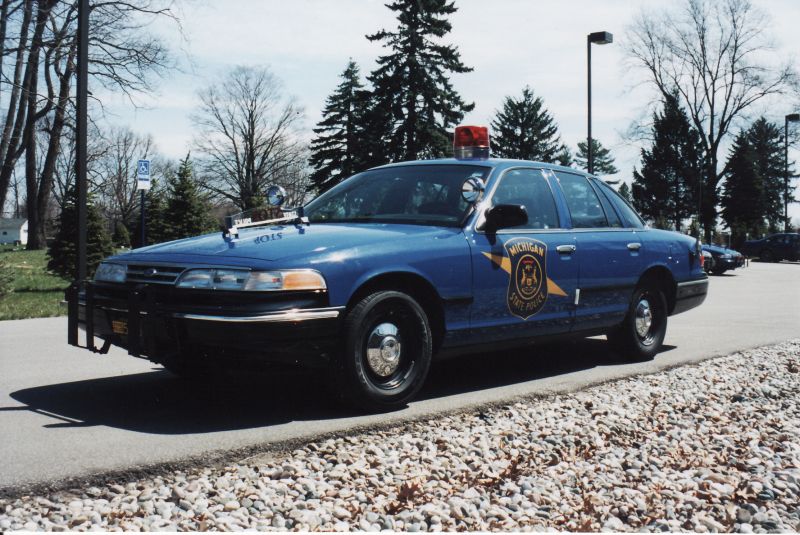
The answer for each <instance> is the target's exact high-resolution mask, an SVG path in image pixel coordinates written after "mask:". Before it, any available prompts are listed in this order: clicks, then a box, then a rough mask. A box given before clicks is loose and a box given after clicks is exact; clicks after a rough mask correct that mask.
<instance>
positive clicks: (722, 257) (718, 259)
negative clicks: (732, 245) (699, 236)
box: [703, 244, 744, 275]
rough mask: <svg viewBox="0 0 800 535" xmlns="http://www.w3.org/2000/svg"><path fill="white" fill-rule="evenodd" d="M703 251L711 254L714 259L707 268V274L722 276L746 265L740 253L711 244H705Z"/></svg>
mask: <svg viewBox="0 0 800 535" xmlns="http://www.w3.org/2000/svg"><path fill="white" fill-rule="evenodd" d="M703 251H705V252H708V253H711V256H712V258H713V259H714V261H713V262H712V265H711V266H705V268H706V272H707V273H713V274H714V275H722V274H723V273H725V272H726V271H728V270H730V269H736V268H737V267H742V266H743V265H744V255H743V254H742V253H740V252H739V251H734V250H733V249H727V248H725V247H721V246H719V245H709V244H703Z"/></svg>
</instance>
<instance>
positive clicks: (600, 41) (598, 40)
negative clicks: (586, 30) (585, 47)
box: [586, 32, 614, 45]
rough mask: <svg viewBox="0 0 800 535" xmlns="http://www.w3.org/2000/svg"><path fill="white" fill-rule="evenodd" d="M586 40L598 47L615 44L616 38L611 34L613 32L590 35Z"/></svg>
mask: <svg viewBox="0 0 800 535" xmlns="http://www.w3.org/2000/svg"><path fill="white" fill-rule="evenodd" d="M586 39H587V40H588V41H589V42H590V43H594V44H596V45H607V44H609V43H613V42H614V36H613V35H612V34H611V32H594V33H590V34H589V35H587V36H586Z"/></svg>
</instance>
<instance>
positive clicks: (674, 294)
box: [68, 127, 708, 410]
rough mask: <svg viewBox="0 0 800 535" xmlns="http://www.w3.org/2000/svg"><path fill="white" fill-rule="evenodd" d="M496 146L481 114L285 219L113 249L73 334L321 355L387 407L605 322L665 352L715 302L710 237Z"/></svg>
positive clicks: (189, 366)
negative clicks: (445, 361)
mask: <svg viewBox="0 0 800 535" xmlns="http://www.w3.org/2000/svg"><path fill="white" fill-rule="evenodd" d="M488 145H489V143H488V133H487V131H486V129H485V128H484V127H459V128H458V129H457V130H456V133H455V149H456V156H457V157H456V158H453V159H442V160H432V161H413V162H404V163H397V164H390V165H385V166H382V167H378V168H374V169H370V170H368V171H365V172H363V173H359V174H357V175H355V176H353V177H351V178H349V179H347V180H345V181H344V182H342V183H341V184H339V185H337V186H336V187H334V188H332V189H330V190H329V191H327V192H325V193H324V194H322V195H320V196H319V197H317V198H316V199H314V200H313V201H311V202H310V203H309V204H307V205H306V206H304V207H302V208H300V209H297V210H295V211H294V212H293V213H290V214H289V216H288V217H285V218H282V219H277V220H272V221H248V220H246V219H244V218H239V219H237V220H235V221H232V222H231V223H230V225H229V227H230V228H228V229H227V230H226V231H225V232H222V233H217V234H212V235H205V236H200V237H196V238H189V239H185V240H179V241H174V242H169V243H164V244H159V245H154V246H150V247H145V248H141V249H137V250H134V251H131V252H129V253H125V254H120V255H117V256H113V257H111V258H108V259H107V260H105V261H104V262H103V263H102V264H101V265H100V267H99V268H98V270H97V272H96V275H95V277H94V280H93V281H91V282H88V283H86V284H83V285H78V284H74V285H73V286H72V287H71V289H70V291H69V292H68V294H69V295H68V302H69V304H70V306H69V308H70V314H69V318H70V325H69V333H70V334H69V338H70V340H69V341H70V343H72V344H74V345H77V344H78V327H79V325H82V326H83V327H84V328H85V329H86V331H87V346H88V347H89V348H90V349H92V350H95V351H106V350H108V348H109V346H110V345H111V344H113V345H117V346H120V347H123V348H125V349H127V351H128V352H129V353H131V354H133V355H135V356H140V357H145V358H148V359H150V360H152V361H154V362H158V363H161V364H163V365H164V366H165V367H166V368H167V369H169V370H171V371H173V372H175V373H177V374H180V375H192V374H195V373H197V372H199V371H201V370H207V369H208V368H212V367H214V366H227V367H241V366H245V365H246V363H247V362H249V361H252V360H257V361H261V362H264V361H268V362H270V363H288V364H293V365H296V364H301V365H306V366H318V367H321V368H323V369H325V370H328V371H329V375H328V377H330V381H331V384H332V385H334V386H335V390H336V391H337V392H338V393H339V394H340V395H341V396H342V397H343V398H345V399H346V400H347V401H349V402H352V403H354V404H356V405H358V406H361V407H365V408H369V409H379V410H380V409H390V408H394V407H397V406H401V405H403V404H405V403H406V402H408V401H409V400H410V399H412V398H413V396H414V395H415V394H416V393H417V392H418V391H419V389H420V388H421V386H422V384H423V382H424V381H425V378H426V375H427V374H428V370H429V367H430V365H431V361H432V359H434V358H437V357H442V356H446V355H453V354H460V353H466V352H474V351H481V350H486V349H492V350H497V349H498V348H503V347H514V346H522V345H526V344H528V343H530V342H531V341H535V340H545V339H547V340H550V339H555V338H558V337H586V336H592V335H601V334H605V335H606V336H607V337H608V340H609V341H610V342H611V343H613V344H614V346H615V347H616V348H617V349H618V350H619V352H620V353H621V354H622V355H624V356H626V357H628V358H630V359H646V358H650V357H652V356H653V355H655V354H656V352H657V351H658V350H659V347H660V346H661V343H662V341H663V339H664V335H665V332H666V327H667V317H668V316H670V315H673V314H678V313H680V312H684V311H686V310H689V309H691V308H693V307H696V306H698V305H699V304H701V303H702V302H703V300H704V299H705V297H706V293H707V288H708V279H707V276H706V274H705V273H704V271H703V266H702V258H703V255H702V251H701V249H700V244H699V242H698V241H697V240H695V239H692V238H689V237H687V236H684V235H682V234H678V233H675V232H666V231H661V230H653V229H649V228H646V227H645V225H644V224H643V222H642V220H641V219H640V217H639V216H638V215H637V214H636V212H635V211H634V210H633V209H632V208H631V207H630V205H629V204H628V203H627V202H626V201H625V200H623V199H622V198H621V197H620V196H619V195H617V194H616V192H614V191H613V190H612V189H611V188H609V187H608V186H607V185H606V184H605V183H603V182H602V181H601V180H598V179H596V178H594V177H592V176H589V175H587V174H585V173H582V172H580V171H576V170H574V169H570V168H566V167H559V166H555V165H549V164H543V163H536V162H531V161H520V160H500V159H491V158H488ZM281 196H282V195H281V191H280V189H274V188H273V189H272V190H271V191H270V202H271V203H273V204H279V203H280V201H281ZM95 337H98V338H100V339H102V340H103V346H102V347H101V348H96V347H95V346H94V339H95ZM532 358H533V357H532Z"/></svg>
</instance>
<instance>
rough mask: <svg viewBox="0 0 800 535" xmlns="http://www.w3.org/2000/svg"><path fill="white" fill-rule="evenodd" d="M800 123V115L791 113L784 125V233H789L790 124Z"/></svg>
mask: <svg viewBox="0 0 800 535" xmlns="http://www.w3.org/2000/svg"><path fill="white" fill-rule="evenodd" d="M797 121H800V113H790V114H789V115H787V116H786V117H785V118H784V123H783V231H784V232H789V123H790V122H797Z"/></svg>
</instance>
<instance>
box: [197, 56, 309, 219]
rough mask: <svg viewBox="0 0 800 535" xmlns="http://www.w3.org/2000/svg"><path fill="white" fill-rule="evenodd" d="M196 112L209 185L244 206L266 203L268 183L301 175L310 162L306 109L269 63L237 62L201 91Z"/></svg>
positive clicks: (238, 204)
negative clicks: (303, 136) (303, 129)
mask: <svg viewBox="0 0 800 535" xmlns="http://www.w3.org/2000/svg"><path fill="white" fill-rule="evenodd" d="M200 102H201V105H200V108H199V110H198V111H197V113H196V114H195V115H194V116H193V121H194V123H195V125H196V126H197V127H198V129H199V135H198V137H197V139H196V141H195V145H196V147H197V150H198V152H200V154H201V155H202V156H203V159H202V160H200V162H199V163H200V169H201V172H202V177H203V182H204V186H205V187H206V188H207V189H209V190H210V191H211V192H212V193H214V194H215V195H216V196H218V197H220V198H223V199H228V200H230V201H232V202H233V203H234V204H236V205H237V206H238V207H239V208H241V209H242V210H249V209H251V208H256V207H258V206H260V205H262V204H263V201H264V194H265V191H264V190H265V189H266V186H267V185H269V184H271V183H275V184H283V183H285V182H291V181H293V180H295V178H294V177H293V176H294V175H293V173H294V172H295V171H296V169H297V168H298V167H299V166H302V165H303V162H305V157H306V154H305V147H304V144H303V143H302V142H301V141H300V137H299V135H298V128H299V126H300V122H301V120H302V110H301V109H300V108H298V107H297V105H296V104H295V103H294V101H293V100H292V99H291V98H287V97H285V96H284V94H283V92H282V88H281V83H280V80H279V79H278V78H277V77H276V76H275V75H273V74H272V73H271V72H270V71H269V69H267V68H253V67H236V68H234V69H233V70H232V71H230V72H229V73H228V75H227V76H226V77H225V78H224V79H223V80H222V81H221V82H220V83H218V84H214V85H211V86H209V87H207V88H205V89H204V90H202V91H201V92H200Z"/></svg>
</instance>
